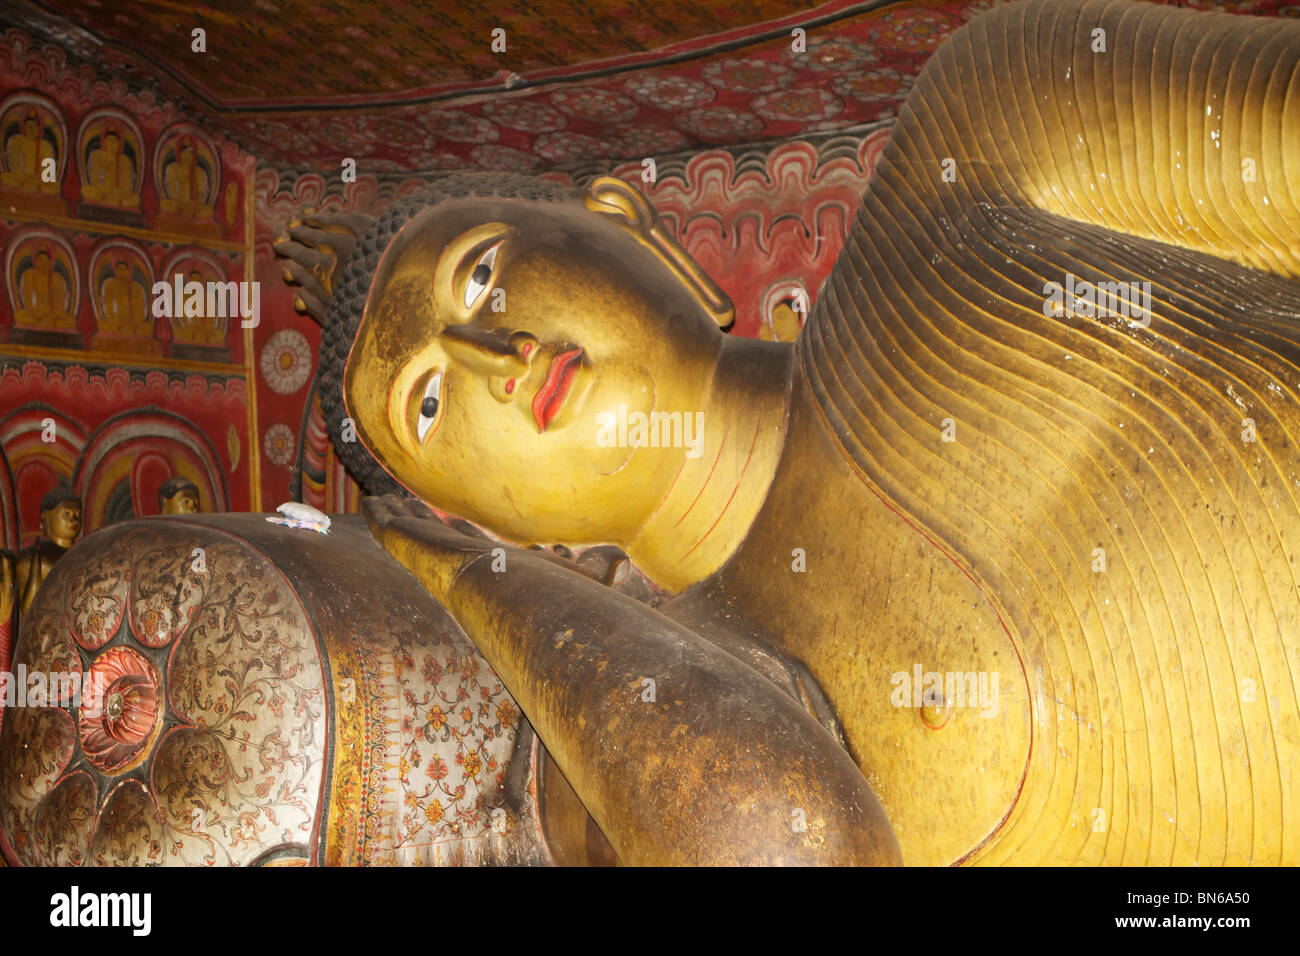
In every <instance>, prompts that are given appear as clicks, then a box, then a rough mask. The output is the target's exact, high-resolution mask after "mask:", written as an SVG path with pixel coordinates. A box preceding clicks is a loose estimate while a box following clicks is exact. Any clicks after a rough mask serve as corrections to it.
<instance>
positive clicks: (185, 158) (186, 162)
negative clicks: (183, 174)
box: [177, 146, 194, 169]
mask: <svg viewBox="0 0 1300 956" xmlns="http://www.w3.org/2000/svg"><path fill="white" fill-rule="evenodd" d="M177 159H179V160H180V161H181V165H182V166H184V167H186V168H187V169H188V168H189V167H191V166H193V165H194V150H193V149H192V148H191V147H189V146H182V147H181V152H180V155H179V156H178V157H177Z"/></svg>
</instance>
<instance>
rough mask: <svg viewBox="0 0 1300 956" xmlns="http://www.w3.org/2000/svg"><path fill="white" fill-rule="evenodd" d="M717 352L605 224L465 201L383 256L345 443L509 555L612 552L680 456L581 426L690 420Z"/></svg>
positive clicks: (658, 275)
mask: <svg viewBox="0 0 1300 956" xmlns="http://www.w3.org/2000/svg"><path fill="white" fill-rule="evenodd" d="M721 343H722V334H721V333H720V332H719V331H718V328H717V326H716V324H714V322H713V320H712V319H711V317H710V316H709V315H708V313H707V312H706V310H705V309H704V308H703V306H701V305H700V304H699V302H698V300H697V299H696V298H695V297H694V296H693V295H692V292H691V290H690V289H689V288H688V287H687V286H686V285H685V284H684V283H683V281H682V280H680V279H679V278H678V277H677V274H676V273H674V272H673V271H672V269H671V268H670V267H669V266H668V265H667V264H666V262H665V261H664V260H663V259H661V258H660V257H659V255H658V254H657V253H656V252H655V251H652V250H651V248H650V247H648V246H647V245H645V244H643V243H642V242H641V241H639V240H638V238H637V234H636V233H635V232H634V231H633V230H632V228H631V227H630V226H629V225H628V224H627V221H626V220H624V219H623V218H622V217H620V216H611V215H606V214H603V213H597V212H592V211H589V210H587V209H586V208H584V207H583V206H581V205H579V204H578V203H572V204H570V203H530V202H523V201H512V200H497V199H489V200H483V199H471V200H458V201H455V202H451V203H445V204H441V205H439V206H437V207H434V208H432V209H430V210H428V211H426V212H425V213H422V214H420V215H419V216H417V217H415V218H414V219H412V221H411V222H410V223H409V224H408V225H407V226H406V227H405V228H404V229H403V230H402V232H401V233H400V234H399V235H398V236H397V237H396V238H395V239H394V240H393V242H392V244H391V245H390V246H389V248H388V250H387V252H386V253H385V256H384V259H383V260H382V262H381V264H380V267H379V269H378V270H377V271H376V275H375V280H374V283H373V285H372V287H371V292H370V297H369V299H368V301H367V305H366V311H365V316H364V318H363V319H362V323H361V326H360V328H359V330H358V334H357V339H356V341H355V343H354V345H353V348H352V351H351V353H350V355H349V359H348V366H347V370H346V373H345V379H344V381H345V398H346V404H347V408H348V413H349V415H350V416H351V417H352V418H353V419H354V421H355V423H356V429H357V435H358V437H359V438H360V440H361V441H362V443H363V444H364V445H365V446H366V447H367V448H368V449H369V450H370V451H371V453H372V454H374V455H375V456H376V457H377V458H378V459H379V460H380V461H381V462H382V463H383V464H384V466H385V467H386V468H387V469H388V470H389V472H390V473H392V474H393V475H394V476H395V477H396V478H397V479H398V480H400V481H401V482H402V483H403V484H405V485H406V486H407V487H408V488H410V489H411V490H412V491H413V492H415V493H416V494H417V495H419V496H420V497H421V498H423V499H424V500H425V501H427V502H429V503H430V504H433V505H435V506H436V507H440V508H443V509H445V510H448V511H451V512H454V513H456V514H458V515H461V516H463V517H465V518H469V519H470V520H472V521H477V522H479V523H481V524H483V525H485V526H487V527H489V528H491V529H492V530H494V531H496V532H498V533H500V534H502V535H505V536H507V537H511V538H514V539H516V540H521V541H547V542H552V541H567V542H575V543H581V542H591V541H621V540H626V539H627V537H628V536H629V535H631V534H633V533H634V532H635V530H636V529H637V528H639V527H640V526H641V524H642V523H643V522H644V520H645V518H646V517H647V516H648V515H649V514H650V513H651V512H652V511H653V509H654V508H655V506H656V505H658V503H659V502H660V501H661V500H662V498H663V496H664V494H665V493H666V491H667V489H668V487H669V486H670V484H671V482H672V480H673V479H674V477H675V476H676V475H677V473H678V471H679V470H680V468H681V467H682V465H683V462H684V455H685V449H683V448H648V447H647V448H635V449H634V448H628V447H618V446H617V445H613V446H611V443H610V442H609V441H607V440H606V441H601V440H600V439H599V436H600V434H601V429H600V422H599V419H598V416H600V415H601V413H602V412H604V413H609V414H613V415H618V414H620V406H622V407H623V414H626V415H632V414H634V413H636V412H642V413H647V414H648V413H650V412H653V411H659V412H674V411H676V412H682V413H687V412H699V411H702V410H703V407H704V401H705V398H706V395H707V391H708V386H709V383H710V380H711V376H712V373H713V369H714V366H715V364H716V361H717V357H718V351H719V349H720V348H721Z"/></svg>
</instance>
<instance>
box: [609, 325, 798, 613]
mask: <svg viewBox="0 0 1300 956" xmlns="http://www.w3.org/2000/svg"><path fill="white" fill-rule="evenodd" d="M793 355H794V352H793V349H792V348H791V347H790V346H788V345H780V344H775V343H768V342H758V341H754V340H752V339H740V338H728V339H727V340H726V341H725V342H724V343H723V348H722V352H721V354H720V356H719V359H718V365H717V370H716V372H715V374H714V378H713V384H712V386H711V388H710V390H709V394H708V398H707V400H706V401H705V407H704V409H703V417H702V419H701V421H700V426H699V435H698V436H697V438H698V440H699V442H700V446H699V451H700V453H699V454H698V456H696V457H691V458H686V459H685V460H684V462H683V464H682V467H681V470H680V471H678V473H677V476H676V478H674V479H673V482H672V485H671V486H670V488H669V490H668V492H667V494H666V495H665V496H664V498H663V500H662V501H661V502H660V504H659V507H658V508H656V509H655V511H654V513H653V514H652V515H651V516H650V518H649V520H647V521H646V523H645V524H644V525H643V526H642V528H641V530H640V532H639V533H638V534H637V536H636V538H635V539H634V540H633V541H631V542H630V543H629V544H628V545H627V551H628V554H629V555H630V556H631V557H632V560H633V561H635V562H636V564H637V566H638V567H640V568H641V569H642V570H643V571H644V572H645V573H646V574H648V575H649V576H650V577H651V578H652V579H653V580H654V581H655V582H656V583H658V584H659V585H661V586H662V587H666V588H668V589H669V590H672V591H678V590H681V589H682V588H684V587H687V586H688V585H690V584H693V583H695V582H696V581H700V580H702V579H703V578H705V577H707V576H708V575H709V574H711V573H713V572H714V571H716V570H717V569H718V568H719V567H721V566H722V564H723V563H724V562H725V561H726V560H727V559H728V558H729V557H731V555H732V554H733V553H734V552H735V551H736V549H737V548H738V547H739V546H740V544H741V542H742V541H743V540H744V538H745V535H746V533H747V532H748V531H749V527H750V525H751V524H752V523H753V521H754V518H755V517H756V516H757V514H758V511H759V508H760V507H761V506H762V504H763V500H764V498H766V496H767V491H768V488H769V487H770V486H771V484H772V477H773V475H774V474H775V472H776V466H777V463H778V462H779V461H780V457H781V447H782V445H783V443H784V440H785V426H786V414H787V407H788V403H789V393H790V373H791V369H792V366H793Z"/></svg>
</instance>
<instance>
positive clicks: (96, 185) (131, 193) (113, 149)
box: [82, 123, 140, 209]
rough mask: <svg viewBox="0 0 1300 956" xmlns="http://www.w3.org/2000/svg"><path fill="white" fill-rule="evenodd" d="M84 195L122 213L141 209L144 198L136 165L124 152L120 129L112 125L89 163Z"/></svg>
mask: <svg viewBox="0 0 1300 956" xmlns="http://www.w3.org/2000/svg"><path fill="white" fill-rule="evenodd" d="M82 193H83V195H84V196H85V197H86V198H87V199H89V200H90V201H92V202H97V203H101V204H103V205H105V206H118V207H120V208H122V209H138V208H139V206H140V196H139V194H138V193H137V192H136V191H135V163H133V162H132V161H131V157H130V156H128V155H126V153H124V152H123V151H122V139H121V137H120V136H119V135H118V132H117V128H116V127H115V126H114V125H113V124H112V123H109V124H108V125H107V126H105V127H104V135H103V138H102V139H101V140H100V145H99V146H97V147H96V148H95V149H94V150H93V151H92V152H91V154H90V158H89V159H88V160H87V163H86V185H85V187H84V188H83V189H82Z"/></svg>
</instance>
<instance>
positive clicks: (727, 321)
mask: <svg viewBox="0 0 1300 956" xmlns="http://www.w3.org/2000/svg"><path fill="white" fill-rule="evenodd" d="M584 204H585V205H586V207H587V208H588V209H590V210H591V211H592V212H599V213H603V214H605V215H607V216H615V217H617V218H618V219H620V220H622V222H621V224H622V225H623V226H624V228H626V229H628V230H629V231H630V232H632V233H633V234H634V235H635V236H636V237H637V238H638V239H640V240H641V241H642V242H643V243H645V244H646V245H647V246H649V247H650V248H651V249H653V250H654V251H655V253H656V254H657V255H658V256H659V257H660V258H661V259H663V260H664V262H666V263H667V264H668V265H669V266H671V267H672V269H673V270H674V271H675V272H676V273H677V274H678V276H680V277H681V279H682V282H683V283H684V284H685V285H686V287H687V288H689V289H690V290H691V292H692V293H693V294H694V295H695V297H696V298H697V299H698V300H699V302H700V304H701V305H702V306H704V308H705V309H706V310H707V311H708V313H709V315H711V316H713V321H714V322H716V323H717V324H718V327H719V328H720V329H722V330H723V331H724V332H725V331H727V330H729V329H730V328H731V326H732V324H733V323H734V322H735V319H736V308H735V306H733V305H732V304H731V300H730V299H729V298H727V294H726V293H725V292H723V291H722V290H721V289H719V288H718V287H717V285H716V284H714V282H713V280H712V279H710V278H709V276H708V273H706V272H705V271H704V270H703V269H701V268H700V264H699V263H698V262H696V261H695V260H694V259H693V258H692V257H691V254H690V253H689V252H687V251H686V250H685V249H683V248H682V247H681V246H680V245H678V243H677V240H676V239H674V238H673V237H672V235H670V234H669V232H668V230H667V229H665V228H664V225H663V223H662V222H661V221H660V220H659V216H658V215H657V214H656V213H655V211H654V208H653V207H652V206H651V205H650V203H648V202H646V198H645V197H644V196H643V195H641V193H640V192H639V191H638V190H637V189H636V188H635V187H633V186H630V185H628V184H627V183H625V182H624V181H623V180H621V179H616V178H614V177H613V176H600V177H598V178H597V179H595V180H593V181H592V183H591V185H590V186H588V187H587V196H586V199H585V200H584Z"/></svg>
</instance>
